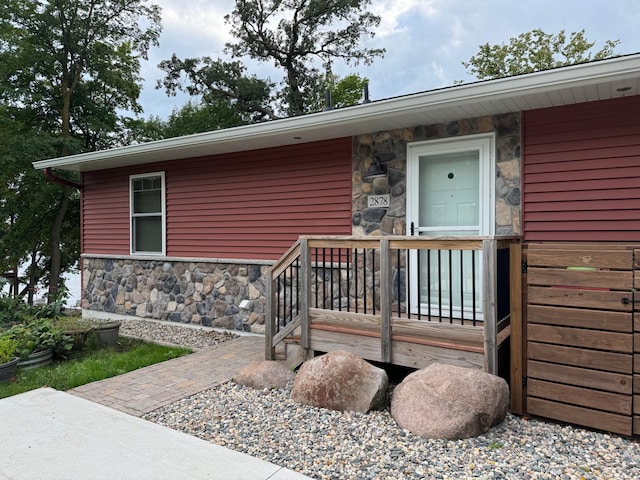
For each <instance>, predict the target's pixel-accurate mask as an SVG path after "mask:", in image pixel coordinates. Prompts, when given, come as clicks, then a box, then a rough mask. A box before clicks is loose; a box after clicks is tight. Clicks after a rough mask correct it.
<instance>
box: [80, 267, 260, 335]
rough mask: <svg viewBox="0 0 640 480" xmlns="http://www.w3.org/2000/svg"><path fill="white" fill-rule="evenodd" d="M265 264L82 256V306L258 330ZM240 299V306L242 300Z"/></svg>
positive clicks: (159, 318) (156, 317)
mask: <svg viewBox="0 0 640 480" xmlns="http://www.w3.org/2000/svg"><path fill="white" fill-rule="evenodd" d="M268 268H269V266H267V265H251V264H236V263H216V262H213V261H211V262H207V261H198V262H189V261H175V260H168V259H158V260H148V259H145V260H135V259H110V258H106V259H105V258H90V257H85V258H83V280H82V301H81V303H82V308H83V309H88V310H98V311H104V312H109V313H117V314H124V315H135V316H138V317H143V318H153V319H157V320H168V321H172V322H181V323H195V324H199V325H206V326H214V327H223V328H229V329H234V330H244V331H250V330H252V331H262V330H263V324H264V319H265V315H264V312H265V306H266V297H265V290H266V282H265V277H264V274H265V272H266V270H267V269H268ZM244 300H246V302H243V301H244Z"/></svg>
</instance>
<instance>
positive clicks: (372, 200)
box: [367, 195, 390, 208]
mask: <svg viewBox="0 0 640 480" xmlns="http://www.w3.org/2000/svg"><path fill="white" fill-rule="evenodd" d="M367 200H368V203H367V206H368V207H369V208H375V207H378V208H389V206H390V201H389V195H368V196H367Z"/></svg>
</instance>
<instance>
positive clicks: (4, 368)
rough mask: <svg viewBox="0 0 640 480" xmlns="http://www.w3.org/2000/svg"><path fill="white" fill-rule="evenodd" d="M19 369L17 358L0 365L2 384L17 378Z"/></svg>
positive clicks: (0, 380) (0, 381)
mask: <svg viewBox="0 0 640 480" xmlns="http://www.w3.org/2000/svg"><path fill="white" fill-rule="evenodd" d="M17 368H18V359H17V358H14V359H13V360H11V361H10V362H7V363H2V364H0V383H4V382H8V381H10V380H11V379H12V378H13V377H15V376H16V369H17Z"/></svg>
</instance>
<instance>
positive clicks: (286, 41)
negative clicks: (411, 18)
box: [160, 0, 384, 122]
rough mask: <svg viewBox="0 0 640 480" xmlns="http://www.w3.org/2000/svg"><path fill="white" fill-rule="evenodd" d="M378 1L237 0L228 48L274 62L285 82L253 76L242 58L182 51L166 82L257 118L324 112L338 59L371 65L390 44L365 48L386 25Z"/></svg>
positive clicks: (165, 65) (167, 67)
mask: <svg viewBox="0 0 640 480" xmlns="http://www.w3.org/2000/svg"><path fill="white" fill-rule="evenodd" d="M370 6H371V0H237V1H236V3H235V7H234V9H233V11H232V12H231V13H230V14H229V15H227V16H226V17H225V19H226V21H227V23H228V24H229V25H230V26H231V33H232V35H233V36H234V38H235V41H233V42H229V43H228V44H227V45H226V51H227V53H229V54H231V55H232V57H234V58H243V57H248V58H251V59H254V60H258V61H264V62H272V63H273V64H274V65H275V66H276V67H277V68H279V69H281V70H282V71H283V73H284V78H283V80H282V82H281V84H280V87H279V88H276V85H274V84H273V83H272V82H271V80H269V79H258V78H256V77H255V76H248V75H247V74H246V70H245V67H244V66H243V64H242V63H240V62H239V61H234V62H224V61H222V60H220V59H218V60H214V59H212V58H210V57H205V58H191V59H185V60H180V59H178V58H177V57H176V56H175V55H174V56H173V57H172V58H171V59H170V60H167V61H165V62H162V63H161V64H160V68H162V69H163V70H164V71H165V72H166V77H165V79H164V80H163V81H162V83H161V84H160V87H164V89H165V90H166V91H167V93H169V94H173V93H175V89H183V90H186V91H187V92H188V93H190V94H192V95H201V96H202V98H203V100H204V101H205V103H212V100H213V99H214V98H216V99H222V100H227V101H231V102H232V104H233V105H234V107H236V108H238V109H239V110H240V111H242V112H244V113H247V114H248V115H249V116H250V118H249V120H250V121H252V122H253V121H263V120H271V119H275V118H279V117H282V116H294V115H302V114H305V113H309V112H313V111H317V108H318V105H319V103H318V99H324V89H325V88H326V87H327V82H326V78H325V74H324V72H326V71H330V70H331V68H330V67H331V64H332V62H335V61H343V62H344V63H345V64H347V65H357V64H359V63H361V62H362V63H364V64H371V63H372V62H373V60H374V59H375V58H376V57H380V56H382V55H384V49H375V48H362V47H361V46H360V44H361V42H362V40H364V39H367V38H370V37H373V36H374V29H375V28H376V27H377V26H378V25H379V23H380V17H378V16H376V15H374V14H372V13H371V12H370V11H369V7H370Z"/></svg>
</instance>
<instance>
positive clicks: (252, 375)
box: [233, 360, 295, 389]
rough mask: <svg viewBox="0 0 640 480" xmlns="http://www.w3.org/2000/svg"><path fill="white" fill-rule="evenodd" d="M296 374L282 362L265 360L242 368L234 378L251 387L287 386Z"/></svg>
mask: <svg viewBox="0 0 640 480" xmlns="http://www.w3.org/2000/svg"><path fill="white" fill-rule="evenodd" d="M294 377H295V374H294V373H293V372H292V371H291V370H289V369H288V368H287V367H285V366H284V365H283V364H282V363H280V362H275V361H271V360H263V361H262V362H256V363H252V364H250V365H247V366H246V367H245V368H243V369H242V370H240V372H238V374H237V375H236V376H235V377H234V378H233V380H234V381H235V382H236V383H239V384H240V385H245V386H247V387H251V388H257V389H263V388H285V387H286V386H287V385H289V383H290V382H292V381H293V379H294Z"/></svg>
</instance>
